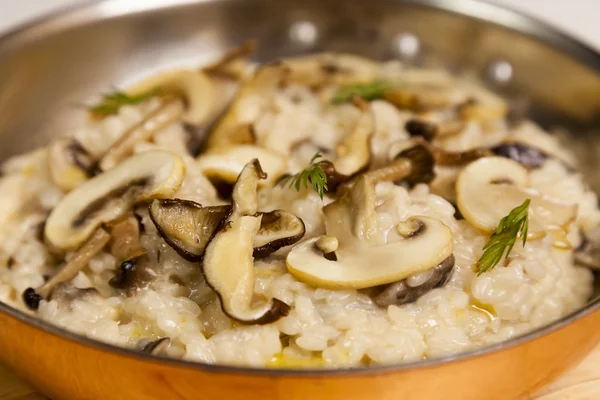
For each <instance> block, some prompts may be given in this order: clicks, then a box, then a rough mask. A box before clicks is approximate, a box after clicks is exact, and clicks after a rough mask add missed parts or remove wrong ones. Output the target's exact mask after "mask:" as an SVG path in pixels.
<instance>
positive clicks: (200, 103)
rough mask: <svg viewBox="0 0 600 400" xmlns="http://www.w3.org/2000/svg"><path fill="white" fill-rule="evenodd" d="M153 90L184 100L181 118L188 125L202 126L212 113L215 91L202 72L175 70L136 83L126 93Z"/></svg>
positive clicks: (134, 93)
mask: <svg viewBox="0 0 600 400" xmlns="http://www.w3.org/2000/svg"><path fill="white" fill-rule="evenodd" d="M155 88H160V90H161V93H163V94H172V95H174V96H176V97H180V98H182V99H184V101H185V110H184V112H183V113H182V118H183V121H184V122H186V123H188V124H191V125H202V124H203V123H206V122H207V120H208V119H209V117H210V116H211V115H212V113H213V111H214V103H215V101H214V98H215V92H214V90H215V89H214V87H213V84H212V82H211V80H210V78H209V77H208V76H207V75H206V74H205V73H204V72H202V71H194V70H179V69H177V70H171V71H167V72H163V73H161V74H158V75H154V76H151V77H150V78H147V79H145V80H142V81H140V82H138V83H136V84H135V85H133V86H132V87H130V88H129V89H128V90H127V92H128V93H131V94H132V95H136V94H138V93H146V92H148V91H150V90H152V89H155Z"/></svg>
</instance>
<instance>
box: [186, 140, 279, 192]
mask: <svg viewBox="0 0 600 400" xmlns="http://www.w3.org/2000/svg"><path fill="white" fill-rule="evenodd" d="M254 158H257V159H258V160H259V162H260V165H261V167H262V168H263V170H264V171H265V172H266V174H267V179H265V180H264V185H272V184H273V183H274V182H275V181H276V180H277V179H278V178H279V177H281V175H283V173H284V172H285V169H286V167H287V163H286V160H285V158H284V157H282V156H281V155H279V154H277V153H275V152H273V151H271V150H268V149H265V148H263V147H259V146H254V145H237V146H232V147H227V148H223V149H215V150H211V151H208V152H206V153H204V154H202V155H201V156H200V157H198V159H197V161H196V165H197V166H198V169H199V170H200V171H201V172H202V173H203V174H204V175H205V176H206V177H207V178H208V179H210V180H214V181H217V182H225V183H230V184H233V183H235V181H236V179H237V177H238V175H239V174H240V172H241V171H242V169H243V168H244V166H245V165H246V163H248V162H249V161H250V160H252V159H254Z"/></svg>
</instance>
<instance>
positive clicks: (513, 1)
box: [0, 0, 600, 51]
mask: <svg viewBox="0 0 600 400" xmlns="http://www.w3.org/2000/svg"><path fill="white" fill-rule="evenodd" d="M85 1H90V0H0V32H2V31H5V30H6V29H9V28H10V27H13V26H15V25H17V24H19V23H21V22H23V21H26V20H28V19H31V18H35V17H36V16H39V15H42V14H44V13H47V12H50V11H52V10H56V9H59V8H61V7H65V6H69V5H73V4H77V3H81V2H85ZM119 1H123V0H119ZM131 1H144V2H151V1H152V0H131ZM283 1H284V0H283ZM348 1H352V0H348ZM452 1H463V0H452ZM486 1H488V2H492V3H498V4H503V5H506V6H508V7H511V8H514V9H517V10H521V11H522V12H524V13H527V14H529V15H532V16H535V17H537V18H538V19H541V20H543V21H546V22H548V23H550V24H552V25H555V26H557V27H558V28H560V29H561V30H563V31H564V32H567V33H569V34H571V35H572V36H575V37H577V38H579V39H581V40H583V41H585V42H587V43H588V44H589V45H590V46H592V47H594V48H595V49H596V50H599V51H600V24H599V23H598V17H600V0H486Z"/></svg>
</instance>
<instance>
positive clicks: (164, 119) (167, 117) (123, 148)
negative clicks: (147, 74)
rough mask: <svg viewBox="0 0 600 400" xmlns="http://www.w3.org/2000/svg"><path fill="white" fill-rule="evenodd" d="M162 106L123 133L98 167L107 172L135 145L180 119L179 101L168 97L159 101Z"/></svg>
mask: <svg viewBox="0 0 600 400" xmlns="http://www.w3.org/2000/svg"><path fill="white" fill-rule="evenodd" d="M161 102H162V104H161V105H160V106H159V107H158V108H157V109H156V110H154V111H152V112H151V113H150V114H149V115H148V116H146V117H145V118H144V119H143V120H142V121H140V122H139V123H137V124H135V125H134V126H132V127H131V128H130V129H129V130H127V131H126V132H125V133H123V134H122V135H121V136H120V137H119V139H117V141H116V142H115V143H113V145H112V146H111V147H110V148H109V149H108V151H107V152H106V154H104V156H102V158H101V159H100V161H99V163H98V166H99V167H100V170H102V171H108V170H109V169H111V168H114V167H115V166H116V165H117V164H119V163H120V162H121V161H122V160H123V159H125V158H127V157H129V156H131V154H133V151H134V147H135V145H136V144H137V143H140V142H143V141H146V140H149V139H150V138H151V137H152V136H154V134H156V133H157V132H160V131H161V130H163V129H164V128H166V127H167V126H169V125H171V124H172V123H174V122H175V121H177V120H178V119H180V118H181V115H183V111H184V108H185V106H184V104H183V101H182V100H181V99H178V98H174V97H169V98H163V99H161Z"/></svg>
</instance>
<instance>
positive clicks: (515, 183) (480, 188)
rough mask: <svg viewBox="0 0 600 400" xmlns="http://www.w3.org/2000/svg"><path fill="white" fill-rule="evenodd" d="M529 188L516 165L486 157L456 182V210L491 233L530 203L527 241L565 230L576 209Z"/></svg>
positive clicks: (526, 174) (523, 171)
mask: <svg viewBox="0 0 600 400" xmlns="http://www.w3.org/2000/svg"><path fill="white" fill-rule="evenodd" d="M528 186H529V172H528V171H527V169H526V168H525V167H523V166H522V165H521V164H519V163H517V162H516V161H513V160H510V159H507V158H502V157H486V158H482V159H480V160H477V161H474V162H472V163H471V164H469V165H468V166H467V167H465V168H464V169H463V170H462V171H461V173H460V174H459V176H458V179H457V182H456V194H457V203H458V208H459V210H460V212H461V214H462V215H463V216H464V217H465V219H466V220H467V221H469V223H470V224H472V225H473V226H475V227H477V228H479V229H481V230H483V231H485V232H493V231H494V230H495V229H496V227H497V225H498V223H499V222H500V220H501V219H502V218H503V217H505V216H506V215H508V214H509V213H510V211H511V210H512V209H513V208H515V207H517V206H519V205H520V204H523V202H524V201H525V200H526V199H531V204H530V206H529V231H528V232H529V233H528V235H529V236H530V237H539V236H540V235H541V236H543V235H544V233H545V232H547V231H552V230H559V229H562V230H564V229H566V227H567V226H568V225H569V224H570V223H571V222H573V221H574V220H575V217H576V215H577V205H575V204H568V203H564V202H561V201H557V200H554V199H552V198H550V197H548V196H545V195H543V194H541V193H539V192H537V191H535V190H533V189H530V188H528Z"/></svg>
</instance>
